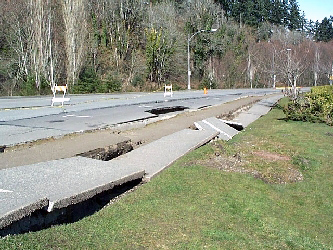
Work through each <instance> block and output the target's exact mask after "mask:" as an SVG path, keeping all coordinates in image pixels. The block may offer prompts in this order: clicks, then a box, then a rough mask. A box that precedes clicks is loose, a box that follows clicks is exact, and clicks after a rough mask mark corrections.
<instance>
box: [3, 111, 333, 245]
mask: <svg viewBox="0 0 333 250" xmlns="http://www.w3.org/2000/svg"><path fill="white" fill-rule="evenodd" d="M283 118H284V114H283V112H282V110H281V109H274V110H272V111H271V112H270V113H269V114H268V115H266V116H264V117H262V118H261V119H259V120H258V121H256V122H254V123H253V124H252V125H251V126H250V127H248V128H247V129H246V130H245V131H243V132H242V133H240V134H238V135H237V136H236V137H235V138H234V139H233V140H231V141H229V142H228V143H224V142H221V145H222V147H223V150H224V151H225V152H224V154H225V155H227V156H228V155H229V156H230V155H233V154H234V153H235V152H239V153H240V154H241V155H242V158H243V159H244V161H245V162H246V164H245V165H244V166H243V167H244V168H249V169H256V170H258V171H261V172H265V171H266V172H267V171H269V172H270V173H273V174H274V173H275V172H277V173H280V172H283V171H284V170H285V169H288V168H294V169H297V170H298V171H301V173H302V174H303V176H304V180H303V181H301V182H295V183H290V184H269V183H265V182H264V181H262V180H260V179H256V178H254V177H252V176H251V175H250V174H242V173H230V172H223V171H220V170H218V169H215V168H210V167H207V166H203V165H201V164H199V163H198V162H200V161H199V160H205V159H208V158H209V157H212V156H213V155H214V153H215V152H216V148H215V147H214V146H213V145H212V144H208V145H206V146H204V147H201V148H200V149H198V150H196V151H194V152H192V153H190V154H188V155H186V156H185V157H183V158H182V159H180V160H179V161H177V162H176V163H175V164H174V165H173V166H171V167H170V168H168V169H167V170H166V171H164V172H163V173H161V174H160V175H159V176H158V177H156V178H154V179H153V180H152V181H151V182H149V183H147V184H145V185H143V186H141V187H140V188H139V189H138V190H137V191H135V192H133V193H130V194H129V195H127V196H125V197H124V198H122V199H121V200H120V201H119V202H117V203H115V204H113V205H112V206H109V207H107V208H105V209H103V210H102V211H100V212H98V213H96V214H94V215H92V216H90V217H87V218H85V219H83V220H81V221H79V222H77V223H73V224H68V225H61V226H56V227H53V228H50V229H47V230H43V231H40V232H35V233H28V234H24V235H17V236H9V237H6V238H4V239H1V240H0V249H46V248H48V249H64V248H65V249H141V248H143V249H145V248H148V249H204V248H207V249H272V248H273V249H275V248H276V249H332V248H333V240H332V239H333V219H332V218H333V217H332V216H333V205H332V204H333V195H332V190H333V171H332V162H331V161H332V159H333V150H332V145H333V136H330V134H331V133H333V128H332V127H329V126H327V125H324V124H313V123H302V122H291V121H289V122H286V121H284V120H283ZM257 150H261V151H266V152H271V153H278V154H280V155H285V156H289V157H290V160H288V161H279V163H280V164H279V163H277V162H267V161H265V160H263V159H262V158H260V157H256V156H254V155H253V154H251V152H253V151H257ZM267 169H269V170H267Z"/></svg>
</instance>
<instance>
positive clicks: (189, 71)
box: [187, 29, 217, 90]
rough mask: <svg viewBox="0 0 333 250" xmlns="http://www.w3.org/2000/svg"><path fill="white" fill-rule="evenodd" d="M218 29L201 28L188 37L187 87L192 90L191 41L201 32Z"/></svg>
mask: <svg viewBox="0 0 333 250" xmlns="http://www.w3.org/2000/svg"><path fill="white" fill-rule="evenodd" d="M215 31H217V29H211V30H199V31H197V32H195V33H194V34H193V35H192V36H190V34H189V35H188V38H187V79H188V80H187V89H188V90H190V89H191V67H190V41H191V40H192V38H193V37H194V36H195V35H197V34H199V33H201V32H215Z"/></svg>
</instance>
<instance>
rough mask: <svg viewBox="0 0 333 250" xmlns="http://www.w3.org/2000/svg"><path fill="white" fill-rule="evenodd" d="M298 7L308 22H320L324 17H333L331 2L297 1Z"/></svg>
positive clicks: (332, 2)
mask: <svg viewBox="0 0 333 250" xmlns="http://www.w3.org/2000/svg"><path fill="white" fill-rule="evenodd" d="M298 5H299V8H300V10H301V11H302V12H301V14H302V13H303V11H304V12H305V17H306V19H308V20H310V19H311V20H312V21H317V20H318V21H319V22H321V21H322V20H323V19H324V18H325V17H327V18H329V17H330V16H333V0H298Z"/></svg>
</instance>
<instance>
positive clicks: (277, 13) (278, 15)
mask: <svg viewBox="0 0 333 250" xmlns="http://www.w3.org/2000/svg"><path fill="white" fill-rule="evenodd" d="M271 6H272V7H271V12H270V13H271V15H270V18H269V21H270V22H271V23H273V24H276V25H282V24H283V19H284V7H283V3H282V2H281V0H272V5H271Z"/></svg>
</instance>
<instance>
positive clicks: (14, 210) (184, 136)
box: [0, 129, 218, 229]
mask: <svg viewBox="0 0 333 250" xmlns="http://www.w3.org/2000/svg"><path fill="white" fill-rule="evenodd" d="M217 134H218V133H217V132H216V131H212V130H210V131H195V130H190V129H185V130H182V131H179V132H177V133H174V134H171V135H168V136H165V137H163V138H161V139H159V140H157V141H154V142H152V143H150V144H147V145H144V146H142V147H140V148H138V149H136V150H133V151H132V152H129V153H127V154H126V155H123V156H122V157H118V158H116V159H114V160H111V161H108V162H103V161H99V160H94V159H90V158H85V157H73V158H68V159H61V160H54V161H49V162H42V163H38V164H33V165H28V166H20V167H15V168H9V169H4V170H1V171H0V204H1V205H0V229H1V228H4V227H6V226H8V225H10V224H11V223H12V222H14V221H17V220H20V219H21V218H23V217H25V216H28V215H29V214H31V213H32V212H34V211H35V210H38V209H42V208H45V209H47V211H49V212H51V211H52V210H54V209H60V208H64V207H67V206H70V205H73V204H77V203H79V202H81V201H84V200H87V199H90V198H91V197H93V196H95V195H96V194H99V193H101V192H103V191H106V190H110V189H112V188H113V187H114V186H116V185H121V184H124V183H126V182H129V181H131V180H136V179H141V178H143V177H144V175H145V173H147V175H146V176H145V177H146V178H147V179H150V178H152V177H153V176H155V175H156V174H158V173H159V172H160V171H162V170H163V169H165V168H166V167H168V166H169V165H170V164H172V163H173V162H174V161H176V160H177V159H178V158H179V157H181V156H183V155H185V154H186V153H188V152H189V151H191V150H193V149H195V148H197V147H199V146H201V145H203V144H205V143H207V142H208V141H210V140H211V139H212V138H214V137H216V136H217Z"/></svg>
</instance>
